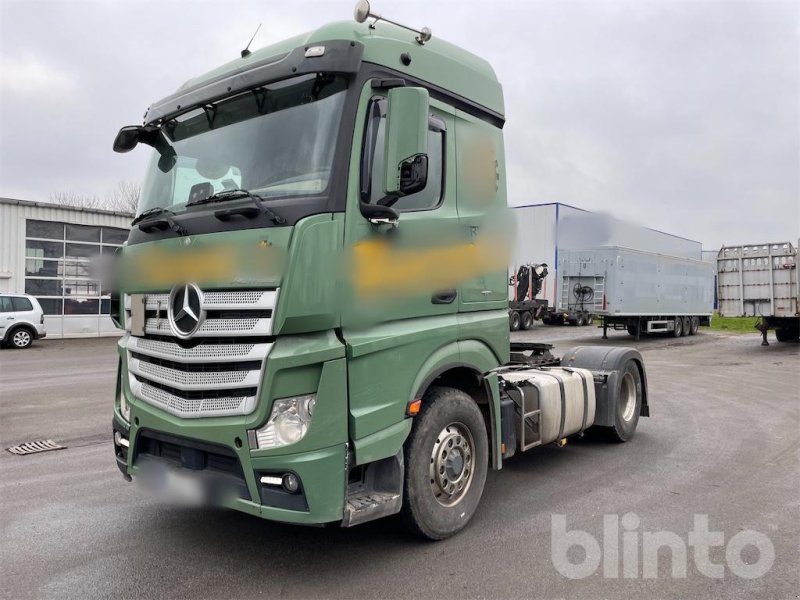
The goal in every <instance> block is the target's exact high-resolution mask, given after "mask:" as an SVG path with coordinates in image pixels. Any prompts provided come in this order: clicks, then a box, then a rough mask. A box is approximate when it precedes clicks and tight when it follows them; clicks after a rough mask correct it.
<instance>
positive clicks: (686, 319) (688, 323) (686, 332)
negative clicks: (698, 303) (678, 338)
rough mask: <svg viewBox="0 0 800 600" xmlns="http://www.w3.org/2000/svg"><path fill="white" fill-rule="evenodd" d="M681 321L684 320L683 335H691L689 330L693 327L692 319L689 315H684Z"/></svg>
mask: <svg viewBox="0 0 800 600" xmlns="http://www.w3.org/2000/svg"><path fill="white" fill-rule="evenodd" d="M681 321H683V331H682V332H681V335H682V336H683V337H686V336H687V335H689V331H690V330H691V329H692V320H691V319H690V318H689V317H683V318H682V319H681Z"/></svg>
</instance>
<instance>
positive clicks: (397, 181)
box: [384, 87, 429, 196]
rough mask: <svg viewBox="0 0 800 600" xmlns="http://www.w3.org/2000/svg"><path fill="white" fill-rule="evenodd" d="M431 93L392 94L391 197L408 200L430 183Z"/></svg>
mask: <svg viewBox="0 0 800 600" xmlns="http://www.w3.org/2000/svg"><path fill="white" fill-rule="evenodd" d="M428 104H429V97H428V90H426V89H425V88H420V87H396V88H392V89H391V90H389V105H388V108H387V117H386V148H385V152H386V160H385V162H384V165H385V167H384V168H385V170H386V172H385V173H384V182H385V185H386V194H387V195H397V196H405V195H406V194H413V193H416V192H419V191H420V190H423V189H425V184H427V182H428Z"/></svg>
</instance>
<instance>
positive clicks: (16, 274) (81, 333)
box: [0, 198, 132, 338]
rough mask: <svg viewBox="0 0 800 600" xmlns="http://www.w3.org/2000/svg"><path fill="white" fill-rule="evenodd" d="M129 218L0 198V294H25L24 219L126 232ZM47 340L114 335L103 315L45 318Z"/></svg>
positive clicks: (121, 214) (115, 330) (114, 332)
mask: <svg viewBox="0 0 800 600" xmlns="http://www.w3.org/2000/svg"><path fill="white" fill-rule="evenodd" d="M131 218H132V217H131V215H125V214H123V213H116V212H111V211H95V210H84V209H75V208H67V207H63V206H57V205H52V206H51V205H49V204H46V203H42V202H26V201H23V200H13V199H9V198H0V292H12V293H24V292H25V222H26V220H27V219H37V220H41V221H59V222H63V223H75V224H79V225H96V226H97V225H99V226H106V227H118V228H122V229H129V228H130V224H131ZM45 327H46V329H47V336H48V337H54V338H58V337H92V336H97V335H115V334H117V329H116V328H115V327H114V324H113V323H112V321H111V318H110V317H109V316H107V315H47V316H45Z"/></svg>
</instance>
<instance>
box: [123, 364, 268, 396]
mask: <svg viewBox="0 0 800 600" xmlns="http://www.w3.org/2000/svg"><path fill="white" fill-rule="evenodd" d="M128 370H129V371H130V372H131V373H133V374H134V375H138V376H140V377H143V378H144V379H149V380H151V381H157V382H158V383H162V384H164V385H168V386H170V387H173V388H175V389H179V390H201V389H203V388H207V387H213V388H216V389H223V390H230V389H236V388H243V387H257V386H258V380H259V377H260V375H261V370H260V369H259V370H257V371H219V372H205V371H178V370H177V369H170V368H168V367H163V366H161V365H156V364H153V363H148V362H143V361H141V360H139V359H138V358H131V359H130V361H128Z"/></svg>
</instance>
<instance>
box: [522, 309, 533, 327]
mask: <svg viewBox="0 0 800 600" xmlns="http://www.w3.org/2000/svg"><path fill="white" fill-rule="evenodd" d="M531 325H533V315H531V313H530V311H528V310H526V311H524V312H523V313H522V315H521V317H520V324H519V327H520V329H522V330H523V331H528V329H530V328H531Z"/></svg>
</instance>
